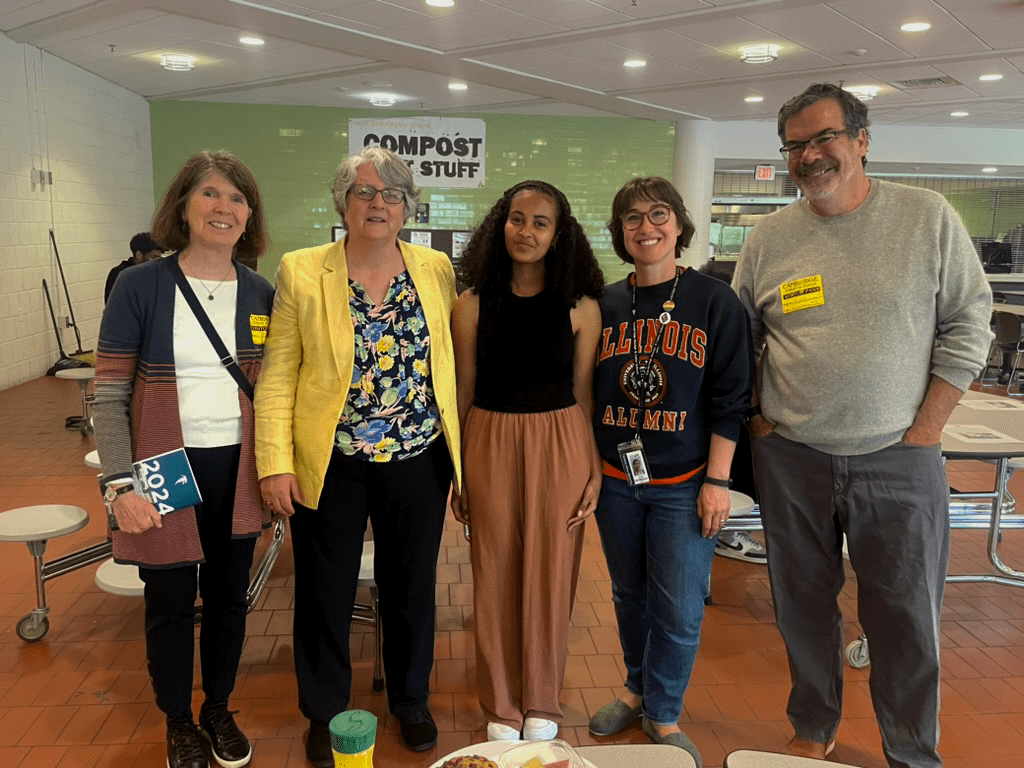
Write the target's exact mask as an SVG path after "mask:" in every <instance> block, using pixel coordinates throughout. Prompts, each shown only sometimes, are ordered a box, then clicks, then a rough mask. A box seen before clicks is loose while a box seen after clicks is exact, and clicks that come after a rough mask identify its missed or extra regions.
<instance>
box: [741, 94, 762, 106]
mask: <svg viewBox="0 0 1024 768" xmlns="http://www.w3.org/2000/svg"><path fill="white" fill-rule="evenodd" d="M744 101H745V102H747V104H760V103H761V102H762V101H764V96H747V98H745V99H744Z"/></svg>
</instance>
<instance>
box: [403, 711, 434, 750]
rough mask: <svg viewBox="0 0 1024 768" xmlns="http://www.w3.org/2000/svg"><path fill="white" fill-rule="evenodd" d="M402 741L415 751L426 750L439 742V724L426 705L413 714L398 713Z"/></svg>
mask: <svg viewBox="0 0 1024 768" xmlns="http://www.w3.org/2000/svg"><path fill="white" fill-rule="evenodd" d="M396 717H397V718H398V730H399V731H400V732H401V734H402V741H404V742H405V745H406V746H407V747H409V749H411V750H412V751H413V752H426V751H427V750H428V749H430V748H431V747H433V746H434V745H435V744H437V726H436V725H434V718H433V717H431V716H430V710H429V709H427V708H426V707H424V708H423V709H422V710H420V711H419V712H415V713H413V714H411V715H396Z"/></svg>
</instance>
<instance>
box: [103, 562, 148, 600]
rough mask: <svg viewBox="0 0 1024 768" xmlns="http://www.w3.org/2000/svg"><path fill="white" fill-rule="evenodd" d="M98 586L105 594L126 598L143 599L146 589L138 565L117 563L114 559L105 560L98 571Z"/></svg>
mask: <svg viewBox="0 0 1024 768" xmlns="http://www.w3.org/2000/svg"><path fill="white" fill-rule="evenodd" d="M96 586H97V587H99V588H100V589H102V590H103V591H104V592H109V593H110V594H112V595H124V596H125V597H142V593H143V592H144V591H145V589H146V584H145V583H144V582H143V581H142V579H140V578H139V567H138V566H137V565H122V564H121V563H115V562H114V558H110V559H109V560H104V561H103V563H102V564H101V565H100V567H99V568H97V569H96Z"/></svg>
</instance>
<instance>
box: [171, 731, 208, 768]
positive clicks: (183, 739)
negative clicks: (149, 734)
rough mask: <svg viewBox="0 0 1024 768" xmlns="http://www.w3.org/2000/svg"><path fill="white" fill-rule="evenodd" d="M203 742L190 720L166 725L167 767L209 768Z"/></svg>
mask: <svg viewBox="0 0 1024 768" xmlns="http://www.w3.org/2000/svg"><path fill="white" fill-rule="evenodd" d="M204 744H205V742H204V741H203V737H202V735H200V733H199V729H198V728H197V727H196V724H195V723H193V722H192V721H191V720H189V721H187V722H182V723H173V724H171V723H168V725H167V768H210V761H209V760H207V759H206V752H205V750H204V749H203V746H204Z"/></svg>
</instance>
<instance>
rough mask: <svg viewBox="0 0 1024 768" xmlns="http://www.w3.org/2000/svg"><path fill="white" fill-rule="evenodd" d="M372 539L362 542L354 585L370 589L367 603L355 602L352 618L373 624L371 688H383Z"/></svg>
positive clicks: (378, 689) (380, 689) (377, 689)
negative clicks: (373, 650) (357, 575)
mask: <svg viewBox="0 0 1024 768" xmlns="http://www.w3.org/2000/svg"><path fill="white" fill-rule="evenodd" d="M373 554H374V546H373V540H372V539H371V540H369V541H364V542H363V555H362V557H361V558H360V559H359V579H358V580H357V581H356V585H357V586H359V587H362V588H364V589H368V590H369V591H370V602H369V603H355V604H354V605H353V606H352V620H353V621H358V622H361V623H363V624H372V625H373V641H374V647H375V648H376V652H375V655H374V660H373V690H375V691H383V690H384V671H383V668H384V664H383V660H382V657H381V636H380V611H379V610H378V605H377V582H376V581H374V579H373Z"/></svg>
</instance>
